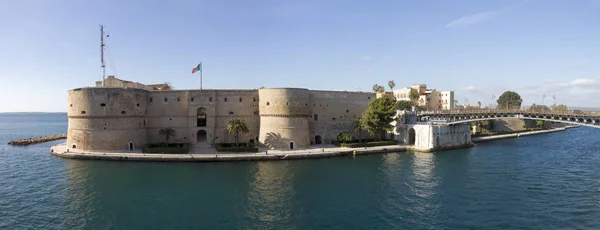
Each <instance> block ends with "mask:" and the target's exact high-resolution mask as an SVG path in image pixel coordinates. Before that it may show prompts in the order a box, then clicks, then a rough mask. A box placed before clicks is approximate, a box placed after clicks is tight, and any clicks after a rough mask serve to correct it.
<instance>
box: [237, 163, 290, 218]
mask: <svg viewBox="0 0 600 230" xmlns="http://www.w3.org/2000/svg"><path fill="white" fill-rule="evenodd" d="M253 172H254V176H253V177H252V179H251V181H250V184H249V191H248V197H247V205H246V207H245V210H246V211H245V212H246V216H247V217H249V218H251V219H252V220H253V221H249V222H247V223H249V224H251V225H252V226H246V227H247V228H250V229H272V228H275V227H277V226H289V224H291V219H290V216H291V213H292V205H293V204H292V199H293V198H294V189H293V173H292V172H291V170H290V162H257V163H256V167H255V168H254V170H253Z"/></svg>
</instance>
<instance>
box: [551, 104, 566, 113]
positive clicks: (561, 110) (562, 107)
mask: <svg viewBox="0 0 600 230" xmlns="http://www.w3.org/2000/svg"><path fill="white" fill-rule="evenodd" d="M552 110H554V111H556V112H559V113H567V112H569V108H567V106H566V105H563V104H560V105H558V106H557V105H552Z"/></svg>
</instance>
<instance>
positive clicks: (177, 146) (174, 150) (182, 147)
mask: <svg viewBox="0 0 600 230" xmlns="http://www.w3.org/2000/svg"><path fill="white" fill-rule="evenodd" d="M189 151H190V144H185V143H174V144H169V147H167V146H166V144H148V145H146V146H144V147H143V148H142V152H143V153H171V154H185V153H188V152H189Z"/></svg>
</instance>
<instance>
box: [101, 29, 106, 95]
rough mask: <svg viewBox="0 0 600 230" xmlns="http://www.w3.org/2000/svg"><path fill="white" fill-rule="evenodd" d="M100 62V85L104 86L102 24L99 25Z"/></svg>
mask: <svg viewBox="0 0 600 230" xmlns="http://www.w3.org/2000/svg"><path fill="white" fill-rule="evenodd" d="M100 64H101V67H102V87H104V75H105V73H106V72H105V68H104V67H106V64H105V63H104V26H103V25H100Z"/></svg>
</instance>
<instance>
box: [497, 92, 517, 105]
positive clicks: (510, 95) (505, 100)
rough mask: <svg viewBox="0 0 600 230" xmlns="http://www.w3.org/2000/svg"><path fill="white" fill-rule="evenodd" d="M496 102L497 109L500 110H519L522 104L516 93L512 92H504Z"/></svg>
mask: <svg viewBox="0 0 600 230" xmlns="http://www.w3.org/2000/svg"><path fill="white" fill-rule="evenodd" d="M496 102H497V103H498V107H499V108H502V109H519V108H521V103H523V99H522V98H521V95H519V94H518V93H515V92H513V91H506V92H504V93H503V94H502V95H500V97H498V100H496Z"/></svg>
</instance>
